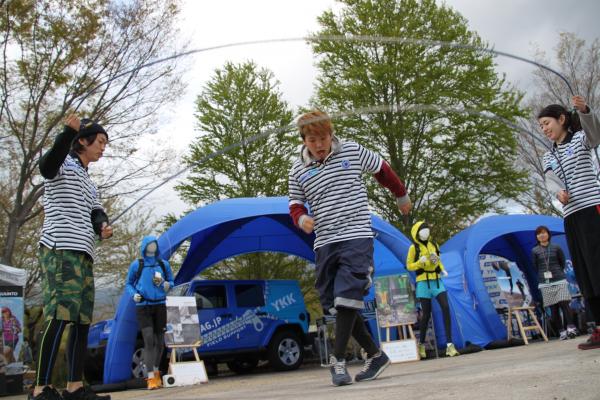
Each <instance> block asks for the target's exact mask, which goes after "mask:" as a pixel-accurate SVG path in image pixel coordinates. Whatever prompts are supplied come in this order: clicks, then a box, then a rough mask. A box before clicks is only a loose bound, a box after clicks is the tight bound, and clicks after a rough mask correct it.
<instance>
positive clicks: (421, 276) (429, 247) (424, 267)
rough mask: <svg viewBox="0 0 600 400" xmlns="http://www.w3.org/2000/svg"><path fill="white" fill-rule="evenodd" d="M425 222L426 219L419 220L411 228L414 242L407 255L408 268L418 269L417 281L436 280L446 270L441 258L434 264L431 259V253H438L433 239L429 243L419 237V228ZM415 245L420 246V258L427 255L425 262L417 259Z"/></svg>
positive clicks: (411, 269) (410, 269)
mask: <svg viewBox="0 0 600 400" xmlns="http://www.w3.org/2000/svg"><path fill="white" fill-rule="evenodd" d="M424 222H425V221H419V222H417V223H416V224H414V225H413V227H412V229H411V230H410V234H411V236H412V239H413V244H412V245H411V246H410V248H409V249H408V256H407V257H406V269H408V270H409V271H417V282H419V281H425V280H431V281H434V280H436V279H439V277H440V273H441V272H442V271H445V268H444V265H443V264H442V261H441V258H440V259H439V260H438V262H437V263H436V264H433V263H432V262H431V261H429V256H430V255H431V254H436V255H437V254H438V251H437V246H436V245H435V244H434V243H433V242H432V241H431V240H428V241H427V243H425V242H423V241H422V240H420V239H419V235H418V234H419V228H420V227H421V225H423V223H424ZM415 246H419V251H420V254H419V258H421V257H422V256H425V257H427V262H426V263H425V264H423V263H421V262H420V261H419V260H418V259H417V257H416V256H417V250H416V248H415ZM438 268H439V269H438Z"/></svg>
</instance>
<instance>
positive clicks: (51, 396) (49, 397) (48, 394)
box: [27, 386, 62, 400]
mask: <svg viewBox="0 0 600 400" xmlns="http://www.w3.org/2000/svg"><path fill="white" fill-rule="evenodd" d="M27 400H62V397H61V396H60V393H58V390H56V389H55V388H53V387H50V386H46V387H45V388H44V390H42V392H41V393H40V394H38V395H37V396H34V395H33V393H29V395H28V396H27Z"/></svg>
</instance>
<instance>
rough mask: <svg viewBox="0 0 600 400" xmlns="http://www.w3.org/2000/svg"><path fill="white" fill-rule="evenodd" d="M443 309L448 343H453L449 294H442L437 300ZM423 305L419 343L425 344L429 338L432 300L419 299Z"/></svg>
mask: <svg viewBox="0 0 600 400" xmlns="http://www.w3.org/2000/svg"><path fill="white" fill-rule="evenodd" d="M435 299H436V300H437V302H438V304H439V305H440V308H441V309H442V317H443V318H444V328H445V330H446V341H447V342H448V343H452V326H451V325H450V306H449V304H448V293H447V292H442V293H440V294H438V295H437V297H436V298H435ZM419 302H420V303H421V311H422V315H421V321H420V323H419V343H421V344H423V343H425V337H426V336H427V326H428V325H429V318H430V317H431V299H428V298H423V297H421V298H419Z"/></svg>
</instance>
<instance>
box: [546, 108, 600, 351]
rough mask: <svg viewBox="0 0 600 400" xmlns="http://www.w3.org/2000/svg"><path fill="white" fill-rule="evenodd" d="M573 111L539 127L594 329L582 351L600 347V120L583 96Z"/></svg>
mask: <svg viewBox="0 0 600 400" xmlns="http://www.w3.org/2000/svg"><path fill="white" fill-rule="evenodd" d="M572 102H573V106H574V110H573V112H571V111H569V110H567V109H565V108H564V107H563V106H561V105H558V104H552V105H549V106H547V107H545V108H544V109H543V110H542V111H540V113H539V114H538V116H537V118H538V122H539V123H540V128H541V129H542V131H543V132H544V134H545V135H546V137H547V138H548V139H550V140H551V141H552V142H553V144H552V149H551V150H549V151H548V152H546V154H545V155H544V159H543V164H544V171H545V173H546V174H553V175H555V176H556V177H558V178H559V179H560V181H561V182H562V183H563V185H564V187H562V188H561V189H560V190H559V191H558V192H557V193H556V198H557V199H558V200H559V201H560V202H561V204H562V205H563V214H564V225H565V233H566V236H567V244H568V246H569V251H570V253H571V259H572V261H573V268H574V270H575V276H576V278H577V283H578V284H579V288H580V290H581V292H582V294H583V297H584V298H585V299H586V300H587V303H588V305H589V307H590V311H591V314H592V316H593V317H594V319H595V322H596V326H597V327H596V329H595V330H594V332H593V333H592V335H591V336H590V337H589V339H588V340H587V341H586V342H584V343H581V344H580V345H579V346H578V347H579V348H580V349H582V350H588V349H596V348H600V265H599V263H600V183H599V182H598V178H597V176H596V171H595V169H594V163H593V155H592V151H593V149H594V148H595V147H596V146H598V144H600V121H599V120H598V117H597V116H596V115H595V113H594V112H593V111H592V110H591V109H590V107H589V106H588V105H587V104H586V102H585V99H584V98H583V97H581V96H573V98H572Z"/></svg>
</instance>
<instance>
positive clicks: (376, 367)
mask: <svg viewBox="0 0 600 400" xmlns="http://www.w3.org/2000/svg"><path fill="white" fill-rule="evenodd" d="M390 364H391V361H390V359H389V358H388V356H387V355H386V354H385V353H384V352H383V351H380V352H379V353H378V354H375V355H374V356H373V357H371V358H367V360H366V361H365V365H364V366H363V369H362V370H361V371H360V372H359V373H358V374H356V376H355V377H354V380H355V381H356V382H360V381H371V380H373V379H375V378H377V377H378V376H379V375H381V373H382V372H383V370H384V369H386V368H387V367H388V365H390Z"/></svg>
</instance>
